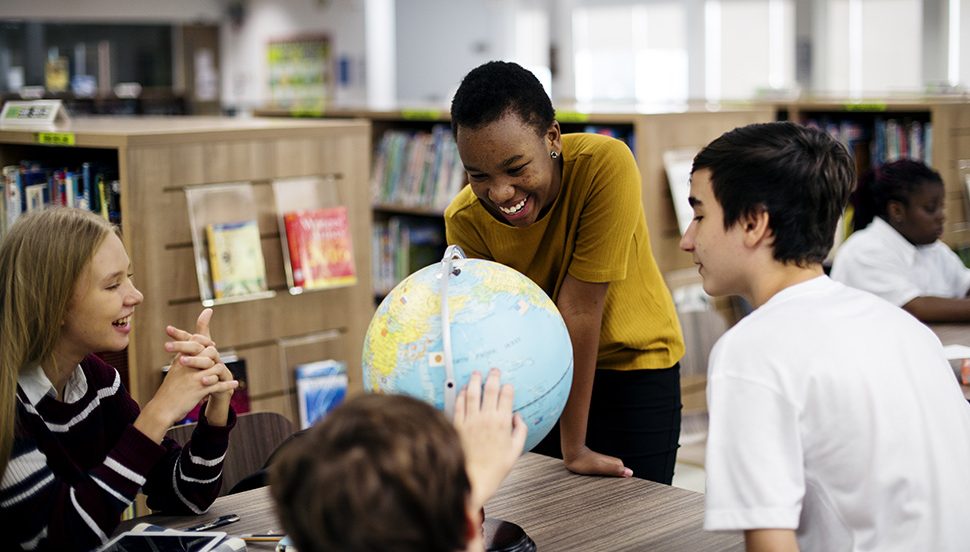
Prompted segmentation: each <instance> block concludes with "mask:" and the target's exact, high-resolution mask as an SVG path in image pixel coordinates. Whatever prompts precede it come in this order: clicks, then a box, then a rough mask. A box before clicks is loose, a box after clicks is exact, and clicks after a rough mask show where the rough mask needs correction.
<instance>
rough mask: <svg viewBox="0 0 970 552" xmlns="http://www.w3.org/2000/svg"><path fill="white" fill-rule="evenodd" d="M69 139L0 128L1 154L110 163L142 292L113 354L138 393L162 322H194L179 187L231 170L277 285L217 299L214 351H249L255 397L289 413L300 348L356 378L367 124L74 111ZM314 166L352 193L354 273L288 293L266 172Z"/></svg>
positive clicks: (153, 378)
mask: <svg viewBox="0 0 970 552" xmlns="http://www.w3.org/2000/svg"><path fill="white" fill-rule="evenodd" d="M56 131H57V132H62V133H69V134H71V135H72V137H73V140H74V145H73V146H71V147H63V146H47V145H42V144H39V143H38V134H37V132H36V131H34V130H22V129H11V128H0V164H2V165H10V164H16V163H18V162H19V161H21V160H23V159H31V160H39V161H42V162H45V163H48V164H64V163H79V162H81V161H96V162H98V163H101V164H104V165H110V166H113V167H117V174H118V178H119V180H120V185H121V200H120V204H121V211H122V231H123V234H124V240H125V242H126V245H127V247H128V250H129V254H130V256H131V259H132V265H133V269H134V272H135V273H136V285H137V286H138V287H139V289H140V290H141V291H142V292H143V293H144V295H145V301H144V303H143V304H142V305H140V306H139V307H138V309H137V314H136V322H135V328H134V331H133V332H132V334H131V335H132V339H131V342H130V345H129V347H128V350H127V355H122V358H123V359H125V360H127V376H128V387H129V390H130V391H131V394H132V396H133V397H134V398H135V400H136V401H138V402H139V403H140V404H144V403H145V402H146V401H147V400H148V399H150V398H151V397H152V395H153V394H154V392H155V390H156V389H157V387H158V385H159V384H160V382H161V378H162V371H161V368H162V366H164V365H165V364H167V363H168V362H169V360H170V355H169V354H168V353H167V352H165V350H164V342H165V341H166V339H167V336H166V334H165V325H166V324H175V325H178V326H180V327H183V328H192V327H194V321H195V319H196V317H197V316H198V313H199V311H200V310H201V309H202V304H201V300H200V290H199V285H198V280H197V275H196V265H195V260H194V259H195V257H194V252H193V245H192V237H191V230H190V224H189V220H188V218H189V214H188V207H187V202H186V190H187V189H192V188H197V187H202V186H207V185H212V184H222V183H227V182H239V181H247V182H251V183H252V186H253V193H254V195H255V201H254V203H255V206H256V211H257V219H258V226H259V235H260V245H261V247H262V251H263V257H264V259H265V264H266V278H267V281H268V286H269V289H270V290H273V291H275V292H276V293H275V295H273V296H272V297H270V298H266V299H259V300H248V301H239V302H233V303H227V304H216V305H215V306H214V310H215V313H214V316H213V323H212V328H213V338H214V339H215V341H216V342H217V343H218V346H219V349H220V351H221V352H223V353H228V352H234V353H235V354H236V355H237V356H239V357H242V358H244V359H245V360H246V364H247V372H248V387H249V393H250V398H251V404H252V407H253V410H254V411H273V412H279V413H281V414H284V415H285V416H287V417H288V418H290V419H291V420H293V421H294V423H297V422H298V419H299V418H298V417H297V407H296V402H297V401H296V399H295V396H294V391H293V390H294V386H295V381H294V377H293V373H292V370H293V368H294V367H295V366H296V365H297V364H299V363H302V362H310V361H314V360H324V359H330V358H332V359H336V360H343V361H345V362H346V363H347V367H348V374H349V377H350V384H349V387H350V389H349V390H350V392H355V391H357V390H360V389H361V378H360V351H361V348H362V345H363V338H364V333H365V331H366V329H367V325H368V323H369V322H370V318H371V315H372V313H373V308H374V307H373V301H372V296H371V291H370V290H371V274H370V264H369V262H368V261H369V259H370V240H369V239H367V238H369V235H370V229H371V209H370V198H369V196H368V192H367V185H366V184H367V182H368V175H369V172H370V147H369V145H370V130H369V124H368V123H367V122H366V121H361V120H341V121H310V120H295V119H288V120H286V119H258V118H257V119H227V118H218V117H157V118H123V117H107V118H78V119H75V120H74V121H73V122H72V123H69V124H67V125H64V126H61V127H58V128H57V129H56ZM302 176H323V177H325V178H327V179H328V180H330V181H332V182H333V183H334V186H335V187H336V196H337V197H339V199H340V201H341V203H342V204H343V205H345V206H346V207H347V211H348V218H349V225H350V230H351V234H352V235H353V236H354V237H355V238H356V239H354V240H353V252H354V257H355V258H356V259H357V264H356V269H357V283H356V284H355V285H352V286H346V287H340V288H335V289H327V290H320V291H313V292H306V293H303V294H300V295H291V294H290V293H289V291H288V286H287V281H286V276H285V269H284V264H283V262H284V261H283V254H282V248H281V241H280V236H279V223H278V220H277V213H276V209H275V200H274V194H273V188H272V182H273V180H274V179H279V178H286V177H302Z"/></svg>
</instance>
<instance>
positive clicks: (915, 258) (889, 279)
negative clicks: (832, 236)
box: [832, 217, 970, 307]
mask: <svg viewBox="0 0 970 552" xmlns="http://www.w3.org/2000/svg"><path fill="white" fill-rule="evenodd" d="M832 279H833V280H836V281H838V282H842V283H843V284H845V285H847V286H852V287H854V288H859V289H864V290H866V291H868V292H870V293H875V294H876V295H878V296H880V297H882V298H883V299H885V300H887V301H889V302H890V303H892V304H894V305H896V306H899V307H901V306H903V305H905V304H906V303H909V302H910V301H912V300H913V299H915V298H917V297H927V296H932V297H950V298H957V297H964V296H966V294H967V290H968V289H970V269H968V268H967V267H966V266H964V264H963V262H962V261H961V260H960V257H958V256H957V254H956V253H954V252H953V251H952V250H950V248H949V247H947V245H946V244H945V243H943V242H941V241H939V240H937V241H935V242H933V243H931V244H929V245H920V246H915V245H913V244H911V243H909V242H908V241H907V240H906V238H904V237H903V236H902V235H900V233H899V232H897V231H896V230H895V229H894V228H893V227H892V226H890V225H889V224H888V223H887V222H886V221H884V220H882V219H881V218H879V217H876V218H874V219H872V222H871V223H869V226H866V227H865V228H864V229H862V230H859V231H857V232H853V234H852V235H851V236H849V239H847V240H846V241H845V243H843V244H842V246H841V247H839V249H838V251H836V252H835V260H834V261H833V263H832Z"/></svg>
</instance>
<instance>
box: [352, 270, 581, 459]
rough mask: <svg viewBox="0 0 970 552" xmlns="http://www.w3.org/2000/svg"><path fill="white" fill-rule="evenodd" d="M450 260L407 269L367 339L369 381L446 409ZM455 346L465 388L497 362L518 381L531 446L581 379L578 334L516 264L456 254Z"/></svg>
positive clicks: (518, 404)
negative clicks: (576, 366) (444, 318)
mask: <svg viewBox="0 0 970 552" xmlns="http://www.w3.org/2000/svg"><path fill="white" fill-rule="evenodd" d="M442 264H443V263H436V264H434V265H431V266H427V267H425V268H422V269H421V270H418V271H417V272H415V273H413V274H412V275H410V276H408V277H407V278H406V279H405V280H404V281H402V282H401V283H400V284H398V285H397V286H396V287H395V288H394V289H393V290H392V291H391V292H390V293H389V294H388V295H387V296H386V297H385V298H384V300H383V301H382V302H381V304H380V306H379V307H378V308H377V312H376V313H375V314H374V317H373V319H372V320H371V323H370V326H369V327H368V330H367V336H366V338H365V341H364V350H363V359H362V361H363V362H362V364H363V373H364V387H365V389H367V390H368V391H372V392H381V393H401V394H407V395H410V396H413V397H417V398H420V399H423V400H425V401H427V402H429V403H431V404H432V405H434V406H435V407H436V408H438V409H444V407H445V399H444V396H445V381H446V370H445V355H444V344H443V339H442V337H443V336H442V324H441V311H442V309H441V285H442V279H443V277H444V276H443V275H444V273H445V270H446V269H445V268H443V266H442ZM447 296H448V310H449V319H450V331H451V349H452V351H451V353H452V361H453V367H454V374H455V382H456V384H457V386H458V388H461V387H463V386H464V385H465V384H466V383H467V382H468V379H469V377H470V376H471V373H472V371H475V370H477V371H479V372H480V373H481V374H482V376H483V377H484V376H485V374H487V373H488V370H489V369H491V368H498V369H499V370H501V372H502V383H511V384H512V385H513V386H514V388H515V401H514V406H513V408H514V410H515V411H516V412H519V413H520V414H521V415H522V417H523V419H524V420H525V422H526V423H527V424H528V426H529V435H528V439H527V441H526V445H525V450H526V451H528V450H530V449H532V448H533V447H534V446H535V445H536V444H538V443H539V441H541V440H542V438H543V437H544V436H545V435H546V434H547V433H548V432H549V430H550V429H551V428H552V427H553V425H554V424H555V422H556V420H558V419H559V416H560V414H562V409H563V407H564V405H565V403H566V398H567V397H568V395H569V388H570V385H571V384H572V371H573V353H572V345H571V342H570V340H569V333H568V332H567V330H566V325H565V323H564V322H563V320H562V316H561V315H560V314H559V311H558V310H557V309H556V306H555V304H554V303H553V302H552V300H550V299H549V297H548V296H547V295H546V294H545V292H544V291H543V290H542V288H540V287H539V286H538V285H536V284H535V283H534V282H533V281H532V280H530V279H529V278H527V277H526V276H524V275H522V274H521V273H519V272H517V271H516V270H514V269H512V268H509V267H506V266H504V265H501V264H499V263H495V262H492V261H485V260H480V259H464V258H461V259H456V260H454V261H453V267H452V272H451V275H450V276H449V280H448V288H447Z"/></svg>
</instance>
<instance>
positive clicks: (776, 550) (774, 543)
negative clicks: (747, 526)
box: [744, 529, 798, 552]
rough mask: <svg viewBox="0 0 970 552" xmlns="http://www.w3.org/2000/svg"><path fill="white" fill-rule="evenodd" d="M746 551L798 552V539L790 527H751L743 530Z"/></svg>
mask: <svg viewBox="0 0 970 552" xmlns="http://www.w3.org/2000/svg"><path fill="white" fill-rule="evenodd" d="M744 549H745V551H746V552H798V540H797V539H796V538H795V532H794V531H792V530H791V529H751V530H748V531H745V532H744Z"/></svg>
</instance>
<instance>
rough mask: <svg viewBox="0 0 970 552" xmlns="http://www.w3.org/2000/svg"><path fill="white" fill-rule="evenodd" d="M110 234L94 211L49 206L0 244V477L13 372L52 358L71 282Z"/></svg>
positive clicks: (11, 425)
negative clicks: (49, 207) (50, 207)
mask: <svg viewBox="0 0 970 552" xmlns="http://www.w3.org/2000/svg"><path fill="white" fill-rule="evenodd" d="M112 232H117V230H116V228H115V227H114V226H112V225H111V224H110V223H109V222H108V221H106V220H104V219H103V218H101V217H99V216H97V215H95V214H94V213H91V212H88V211H84V210H81V209H68V208H54V209H48V210H44V211H38V212H32V213H25V214H23V215H21V216H20V217H18V218H17V222H16V223H15V224H14V225H13V226H12V227H11V228H10V231H9V232H8V233H7V235H6V236H5V237H4V239H3V242H2V243H0V475H2V474H3V473H4V472H5V471H6V468H7V462H8V461H9V459H10V451H11V448H12V446H13V439H14V431H15V428H16V425H15V420H16V400H17V398H16V394H17V376H18V375H19V373H20V371H21V370H23V369H24V368H26V367H28V366H34V365H37V364H42V365H43V364H46V363H50V362H53V352H54V346H55V345H56V344H57V340H58V338H59V335H60V334H59V332H58V331H57V329H58V328H60V326H61V322H63V321H64V317H65V315H66V313H67V310H68V307H69V305H70V301H71V297H72V296H73V293H74V285H75V283H76V282H77V280H78V278H80V276H81V274H82V273H83V271H84V270H85V268H86V267H87V266H88V263H89V262H90V260H91V257H92V256H93V255H94V253H95V251H97V249H98V247H99V246H100V245H101V243H102V242H103V241H104V239H105V238H106V237H107V236H108V235H109V234H111V233H112Z"/></svg>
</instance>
